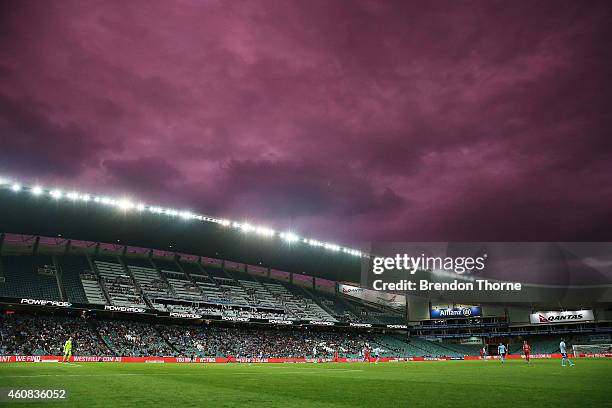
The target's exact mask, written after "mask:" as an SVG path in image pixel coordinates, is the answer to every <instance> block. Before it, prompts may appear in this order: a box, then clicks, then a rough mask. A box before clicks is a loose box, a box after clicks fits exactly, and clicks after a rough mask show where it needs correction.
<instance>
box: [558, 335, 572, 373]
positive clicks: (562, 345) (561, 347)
mask: <svg viewBox="0 0 612 408" xmlns="http://www.w3.org/2000/svg"><path fill="white" fill-rule="evenodd" d="M559 351H560V352H561V367H565V360H567V362H568V363H569V366H570V367H571V366H573V365H574V363H572V360H570V359H569V357H568V356H567V347H566V346H565V339H561V342H560V343H559Z"/></svg>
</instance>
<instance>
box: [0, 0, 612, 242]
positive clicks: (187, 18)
mask: <svg viewBox="0 0 612 408" xmlns="http://www.w3.org/2000/svg"><path fill="white" fill-rule="evenodd" d="M1 7H2V10H0V49H1V50H2V53H1V54H0V55H1V59H0V138H1V145H2V148H1V149H0V172H2V173H6V174H7V175H12V176H16V177H18V176H25V177H29V178H32V179H34V178H35V179H37V180H40V181H41V182H46V183H58V184H66V185H69V186H75V187H80V188H82V189H86V190H93V191H99V192H107V193H113V194H126V193H132V194H133V195H135V196H137V197H138V198H139V199H142V200H147V201H151V202H155V203H160V204H166V205H176V206H181V207H185V208H190V209H192V210H198V211H201V212H204V213H209V214H212V215H221V216H226V217H230V218H234V219H239V220H240V219H248V220H252V221H255V222H261V223H267V224H270V225H273V226H275V227H277V228H291V229H294V230H296V231H298V232H300V233H303V234H312V235H314V236H317V237H321V238H323V239H330V240H339V241H342V242H346V243H357V242H360V241H368V240H416V241H421V240H442V241H446V240H451V239H452V240H609V239H612V232H611V231H612V212H611V211H610V209H609V208H610V205H609V203H611V202H612V184H611V183H610V181H609V179H610V178H612V143H610V135H611V133H612V113H611V112H612V110H611V109H610V107H609V101H610V99H611V97H612V81H610V80H609V76H610V72H612V56H611V55H612V54H610V52H609V44H610V42H611V41H612V29H611V28H610V24H609V21H611V18H612V7H611V6H610V3H609V2H606V1H586V2H573V1H540V2H537V3H527V2H523V3H521V2H511V1H482V2H473V1H472V2H456V1H452V2H451V1H437V2H424V1H397V2H395V1H385V2H376V1H367V0H364V1H355V2H350V3H347V2H343V1H309V2H300V1H262V2H256V1H244V2H240V1H238V2H212V1H211V2H192V1H178V2H172V3H169V2H164V1H131V2H113V1H105V2H96V1H62V2H36V1H13V2H11V1H8V2H3V5H2V6H1Z"/></svg>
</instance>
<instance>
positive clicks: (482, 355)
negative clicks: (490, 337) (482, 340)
mask: <svg viewBox="0 0 612 408" xmlns="http://www.w3.org/2000/svg"><path fill="white" fill-rule="evenodd" d="M486 358H487V346H483V347H482V348H481V349H480V359H481V360H483V361H485V360H486Z"/></svg>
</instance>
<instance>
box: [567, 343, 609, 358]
mask: <svg viewBox="0 0 612 408" xmlns="http://www.w3.org/2000/svg"><path fill="white" fill-rule="evenodd" d="M573 350H574V357H612V344H574V346H573Z"/></svg>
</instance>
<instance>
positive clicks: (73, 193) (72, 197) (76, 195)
mask: <svg viewBox="0 0 612 408" xmlns="http://www.w3.org/2000/svg"><path fill="white" fill-rule="evenodd" d="M66 197H67V198H69V199H70V200H73V201H74V200H76V199H78V198H79V193H77V192H76V191H71V192H69V193H68V194H66Z"/></svg>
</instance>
